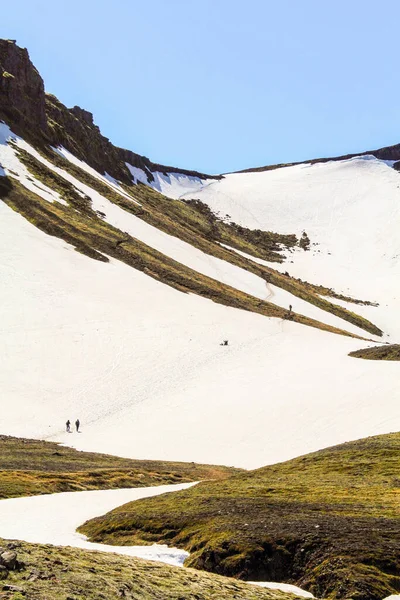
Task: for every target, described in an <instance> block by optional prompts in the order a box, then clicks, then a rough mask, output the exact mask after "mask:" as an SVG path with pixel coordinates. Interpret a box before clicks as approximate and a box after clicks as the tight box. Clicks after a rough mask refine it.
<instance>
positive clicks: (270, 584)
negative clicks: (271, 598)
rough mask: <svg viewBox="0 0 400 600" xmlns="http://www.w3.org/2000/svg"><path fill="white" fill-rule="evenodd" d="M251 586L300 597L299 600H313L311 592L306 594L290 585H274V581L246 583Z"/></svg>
mask: <svg viewBox="0 0 400 600" xmlns="http://www.w3.org/2000/svg"><path fill="white" fill-rule="evenodd" d="M247 583H251V584H252V585H258V586H259V587H263V588H267V589H269V590H281V591H282V592H289V593H292V594H296V596H300V597H301V598H314V596H313V595H312V594H311V592H306V591H305V590H302V589H301V588H299V587H297V586H296V585H291V584H290V583H275V582H274V581H248V582H247Z"/></svg>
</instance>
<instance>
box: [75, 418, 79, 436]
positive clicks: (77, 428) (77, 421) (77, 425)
mask: <svg viewBox="0 0 400 600" xmlns="http://www.w3.org/2000/svg"><path fill="white" fill-rule="evenodd" d="M79 425H80V421H79V419H77V420H76V421H75V427H76V431H77V433H79Z"/></svg>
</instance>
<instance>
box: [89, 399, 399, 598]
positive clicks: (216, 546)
mask: <svg viewBox="0 0 400 600" xmlns="http://www.w3.org/2000/svg"><path fill="white" fill-rule="evenodd" d="M321 401H323V399H321ZM266 434H267V432H266ZM399 473H400V434H399V433H393V434H389V435H382V436H377V437H372V438H367V439H363V440H359V441H356V442H350V443H347V444H342V445H340V446H335V447H333V448H329V449H327V450H322V451H319V452H316V453H313V454H309V455H306V456H303V457H300V458H297V459H294V460H291V461H288V462H285V463H281V464H277V465H274V466H270V467H265V468H262V469H258V470H256V471H252V472H246V473H244V474H239V475H236V476H233V477H231V478H229V479H227V480H224V481H219V482H210V483H202V484H199V485H198V486H196V487H194V488H192V489H190V490H186V491H183V492H178V493H177V494H174V495H173V498H172V497H168V496H164V497H162V496H161V497H157V498H149V499H147V500H141V501H138V502H135V503H130V504H127V505H125V506H122V507H120V508H118V509H116V510H114V511H112V512H110V513H109V514H107V515H105V516H104V517H99V518H97V519H93V520H91V521H89V522H88V523H86V524H85V525H84V526H83V527H82V528H81V531H82V532H84V533H85V534H87V535H89V537H90V539H91V540H93V541H102V542H107V543H111V544H132V543H135V544H137V543H149V542H152V541H155V540H157V541H166V542H168V543H169V544H173V545H176V546H178V547H181V548H185V549H187V550H188V551H189V552H190V554H191V555H190V557H189V558H188V560H187V562H186V564H187V565H188V566H191V567H196V568H198V569H205V570H207V571H213V572H215V573H221V574H224V575H233V576H236V577H239V578H242V579H248V580H257V579H258V580H272V581H274V580H275V581H287V582H290V583H295V584H297V585H299V586H300V587H303V588H305V589H307V590H309V591H311V592H312V593H313V594H314V595H315V596H318V597H323V598H329V599H333V598H335V599H336V598H352V599H353V600H381V599H382V598H384V597H385V596H388V595H390V594H391V593H392V594H393V593H395V592H396V591H399V590H400V479H399Z"/></svg>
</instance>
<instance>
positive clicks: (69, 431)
mask: <svg viewBox="0 0 400 600" xmlns="http://www.w3.org/2000/svg"><path fill="white" fill-rule="evenodd" d="M65 427H66V428H67V432H68V433H71V421H70V420H69V419H68V421H67V422H66V423H65Z"/></svg>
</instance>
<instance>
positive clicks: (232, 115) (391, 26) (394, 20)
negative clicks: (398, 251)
mask: <svg viewBox="0 0 400 600" xmlns="http://www.w3.org/2000/svg"><path fill="white" fill-rule="evenodd" d="M399 23H400V3H399V2H397V1H392V0H387V1H386V2H385V3H377V2H376V1H372V0H352V1H348V0H347V1H344V0H336V1H335V2H329V3H328V2H322V1H321V0H318V1H317V0H281V1H280V2H277V1H276V0H273V1H270V0H140V1H137V0H113V1H111V0H109V1H107V2H105V1H104V0H96V1H95V0H80V1H78V0H68V1H65V0H57V2H54V1H52V0H13V2H8V3H7V4H5V3H4V5H3V6H2V8H1V19H0V33H1V37H6V38H12V39H16V40H17V42H18V44H19V45H21V46H24V47H27V48H28V50H29V52H30V56H31V59H32V61H33V62H34V64H35V65H36V67H37V68H38V69H39V71H40V72H41V74H42V76H43V78H44V80H45V83H46V89H47V91H49V92H51V93H54V94H55V95H56V96H58V98H59V99H60V100H61V101H62V102H63V103H64V104H66V105H67V106H73V105H75V104H78V105H79V106H81V107H83V108H85V109H87V110H90V111H91V112H93V113H94V117H95V122H96V123H97V124H98V125H99V126H100V128H101V130H102V132H103V133H104V135H106V136H107V137H109V138H110V139H111V140H112V141H113V142H114V143H115V144H117V145H120V146H123V147H126V148H130V149H132V150H134V151H136V152H139V153H140V154H144V155H146V156H148V157H149V158H151V159H152V160H153V161H155V162H161V163H164V164H171V165H174V166H180V167H185V168H193V169H197V170H200V171H204V172H210V173H217V172H218V173H219V172H226V171H232V170H239V169H244V168H247V167H253V166H259V165H265V164H272V163H278V162H290V161H296V160H304V159H307V158H314V157H317V156H333V155H337V154H343V153H348V152H357V151H362V150H367V149H373V148H377V147H381V146H385V145H390V144H394V143H398V142H400V110H399V98H400V77H399V74H398V73H399V72H398V65H399V58H398V37H399Z"/></svg>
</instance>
